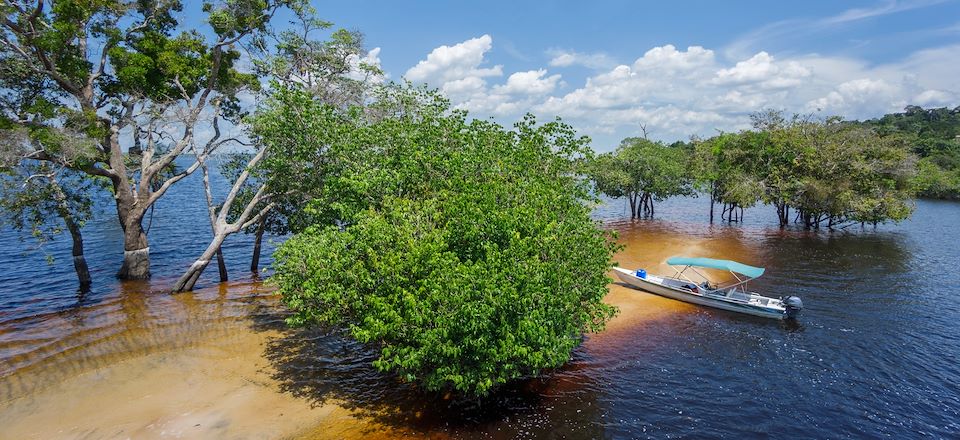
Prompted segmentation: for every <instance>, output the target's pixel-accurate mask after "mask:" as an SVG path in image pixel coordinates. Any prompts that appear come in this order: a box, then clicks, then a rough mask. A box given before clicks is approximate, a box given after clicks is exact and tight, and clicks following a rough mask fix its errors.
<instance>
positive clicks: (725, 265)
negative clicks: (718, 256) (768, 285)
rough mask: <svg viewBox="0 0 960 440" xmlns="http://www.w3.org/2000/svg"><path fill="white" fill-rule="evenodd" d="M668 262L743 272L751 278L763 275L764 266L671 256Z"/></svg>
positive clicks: (670, 263)
mask: <svg viewBox="0 0 960 440" xmlns="http://www.w3.org/2000/svg"><path fill="white" fill-rule="evenodd" d="M667 264H669V265H671V266H694V267H707V268H710V269H721V270H729V271H731V272H736V273H742V274H744V275H746V276H748V277H750V278H757V277H759V276H760V275H763V268H762V267H753V266H747V265H746V264H743V263H737V262H736V261H730V260H714V259H713V258H702V257H670V258H668V259H667Z"/></svg>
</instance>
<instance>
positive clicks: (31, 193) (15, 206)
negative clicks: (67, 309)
mask: <svg viewBox="0 0 960 440" xmlns="http://www.w3.org/2000/svg"><path fill="white" fill-rule="evenodd" d="M91 184H94V183H93V182H91V181H90V180H89V179H85V178H84V177H82V176H79V175H76V173H75V172H73V171H71V170H70V169H68V168H63V167H60V168H54V167H53V166H52V165H50V164H49V163H44V162H33V163H22V164H17V165H14V166H12V167H9V168H5V169H3V170H2V175H0V212H2V213H3V218H2V219H0V224H3V223H6V224H8V225H9V226H11V227H13V228H14V229H17V230H29V231H30V235H32V236H33V237H34V238H36V240H37V241H38V242H39V243H40V244H41V245H42V244H44V243H46V242H48V241H51V240H53V239H55V237H56V236H57V235H58V234H60V233H61V232H62V231H63V230H64V229H66V231H67V232H68V233H69V234H70V239H71V242H72V247H71V253H72V257H73V268H74V271H75V272H76V274H77V281H78V282H79V283H80V289H81V290H87V289H88V288H89V287H90V284H91V283H92V282H93V280H92V278H91V277H90V269H89V266H88V265H87V260H86V256H85V255H84V252H83V235H82V234H81V232H80V228H82V227H83V224H84V223H86V222H87V221H88V220H89V219H90V215H91V212H92V205H93V202H92V200H91V199H90V197H89V194H88V192H87V191H88V190H89V188H87V186H88V185H91Z"/></svg>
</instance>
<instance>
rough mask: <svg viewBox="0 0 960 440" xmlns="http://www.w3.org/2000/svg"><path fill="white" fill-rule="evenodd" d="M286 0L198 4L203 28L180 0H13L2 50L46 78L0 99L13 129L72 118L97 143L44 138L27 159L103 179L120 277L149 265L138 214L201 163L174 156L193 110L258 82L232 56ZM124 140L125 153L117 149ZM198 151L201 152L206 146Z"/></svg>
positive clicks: (201, 111) (189, 133)
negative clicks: (186, 17) (11, 99)
mask: <svg viewBox="0 0 960 440" xmlns="http://www.w3.org/2000/svg"><path fill="white" fill-rule="evenodd" d="M283 6H291V7H293V8H294V9H296V8H299V7H300V3H299V2H294V1H260V0H256V1H254V0H225V1H223V2H206V3H204V5H203V12H204V14H205V19H206V22H207V23H208V24H209V25H210V30H209V32H207V33H200V32H198V31H195V30H186V29H182V28H181V27H180V24H179V23H178V22H177V20H176V18H175V17H176V15H177V14H178V13H179V12H181V10H182V5H181V3H180V2H179V1H176V0H172V1H138V2H131V1H124V0H107V1H102V2H95V3H88V2H78V1H74V0H63V1H57V2H52V3H51V4H47V3H46V2H44V1H42V0H38V1H36V2H28V1H9V2H4V3H3V5H0V12H2V14H3V20H2V31H0V44H2V47H3V49H4V54H5V56H6V57H8V58H9V59H10V60H13V61H16V62H17V63H20V64H21V65H22V66H24V68H25V69H27V70H28V71H29V72H31V73H33V74H35V75H36V76H38V77H39V78H40V79H41V80H42V81H45V82H46V84H49V87H47V88H45V89H44V90H43V91H42V93H41V94H39V95H37V96H36V97H35V99H34V100H35V101H36V102H38V103H43V104H44V105H42V106H34V107H31V108H29V109H27V111H26V112H20V113H17V112H14V111H11V110H10V109H4V112H5V118H6V119H7V120H8V122H10V124H11V125H12V126H14V127H17V128H25V129H28V130H30V131H31V132H38V131H42V130H45V129H48V128H50V127H58V128H63V127H66V128H70V129H72V130H75V131H77V132H79V133H83V134H85V135H86V136H88V137H89V138H91V139H94V140H95V141H96V142H95V149H94V152H95V154H94V155H93V156H91V157H89V158H87V159H85V160H82V161H70V160H67V158H65V157H64V156H63V154H62V152H61V151H58V150H57V149H55V148H52V147H51V146H50V145H47V144H44V143H26V144H23V146H25V147H27V148H24V149H23V150H21V151H20V152H19V155H20V157H21V158H22V159H23V160H37V161H45V162H48V163H51V164H53V165H55V166H63V167H67V168H70V169H73V170H76V171H79V172H82V173H86V174H87V175H90V176H96V177H102V178H105V179H107V180H108V181H109V182H110V185H109V186H110V189H109V190H110V191H111V193H112V195H113V196H114V200H115V202H116V209H117V216H118V219H119V221H120V226H121V228H122V229H123V232H124V257H123V264H122V265H121V267H120V270H119V271H118V273H117V275H118V276H119V277H120V278H127V279H142V278H147V277H149V276H150V259H149V242H148V239H147V234H146V231H145V229H144V227H143V219H144V216H145V215H146V214H147V213H148V212H149V210H150V208H151V207H152V206H153V205H154V204H155V203H156V201H157V200H158V199H159V198H160V197H162V196H163V195H164V194H165V193H166V192H167V191H168V190H169V188H170V186H171V185H173V184H175V183H176V182H178V181H180V180H182V179H183V178H185V177H186V176H187V175H189V174H191V173H192V172H194V171H195V170H197V169H198V168H199V167H200V161H194V163H193V164H191V165H189V166H187V167H185V168H184V169H182V170H181V171H179V172H177V173H169V170H170V167H171V166H172V165H173V164H174V161H176V160H177V159H178V158H179V157H182V156H183V154H184V153H185V152H186V151H188V148H189V147H190V145H191V144H192V143H193V142H194V141H195V128H196V124H197V123H198V121H200V120H201V117H205V118H210V119H216V118H218V117H220V116H222V115H223V114H224V113H225V112H229V111H231V110H232V109H234V108H236V105H235V104H236V102H237V101H236V100H237V94H238V93H239V92H241V91H242V90H244V89H245V88H250V87H256V86H257V85H258V84H259V83H258V81H257V78H256V76H255V75H253V74H248V73H242V72H240V71H238V70H237V68H236V67H235V64H237V63H236V62H237V60H238V58H239V55H240V53H239V52H238V51H237V50H236V48H235V46H236V45H237V44H239V43H241V42H243V41H245V40H249V39H251V38H253V37H255V36H256V35H258V34H259V33H261V32H262V31H263V30H264V29H265V26H266V24H267V22H268V21H269V20H270V18H271V17H272V16H273V14H274V13H275V12H276V11H277V10H278V9H279V8H281V7H283ZM124 147H128V148H129V152H125V151H124V149H125V148H124ZM211 153H212V152H211V151H204V152H202V154H211Z"/></svg>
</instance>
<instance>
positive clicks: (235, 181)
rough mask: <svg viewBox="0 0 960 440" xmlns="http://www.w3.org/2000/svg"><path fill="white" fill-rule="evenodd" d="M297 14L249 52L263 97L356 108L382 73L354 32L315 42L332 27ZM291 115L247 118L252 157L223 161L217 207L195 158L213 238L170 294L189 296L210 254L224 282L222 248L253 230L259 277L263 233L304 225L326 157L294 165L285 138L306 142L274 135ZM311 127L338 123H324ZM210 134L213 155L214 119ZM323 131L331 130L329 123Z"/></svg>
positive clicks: (308, 12) (297, 114) (294, 115)
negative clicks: (222, 191)
mask: <svg viewBox="0 0 960 440" xmlns="http://www.w3.org/2000/svg"><path fill="white" fill-rule="evenodd" d="M295 12H296V15H297V18H298V22H299V24H300V27H299V29H297V30H287V31H283V32H280V33H279V34H273V33H270V32H267V33H264V34H263V35H262V38H260V39H257V40H255V41H254V44H253V47H252V48H251V49H252V59H253V60H254V66H255V67H256V71H257V72H258V73H259V74H260V75H261V76H263V77H268V78H271V83H270V87H269V88H268V89H267V91H266V96H267V99H268V100H269V101H271V102H272V103H273V105H276V102H279V101H282V100H283V99H285V97H288V96H293V95H292V93H297V94H300V95H301V96H304V97H306V98H307V99H306V101H309V102H304V103H303V105H304V106H314V105H321V106H324V107H326V108H328V109H329V110H331V111H332V112H334V113H337V112H348V111H351V109H353V108H354V107H357V108H361V107H362V105H363V104H364V103H365V99H366V97H367V96H368V94H369V91H370V87H371V84H372V83H373V80H375V79H377V78H379V75H380V70H379V68H377V67H376V66H372V65H368V64H366V63H365V62H363V61H362V59H361V56H362V55H363V40H362V36H361V35H360V34H359V33H357V32H347V31H344V30H338V31H335V32H333V33H332V35H331V36H330V38H329V40H320V39H318V38H317V37H318V35H317V34H318V33H319V32H322V31H325V30H327V29H329V28H330V27H331V26H332V24H331V23H329V22H324V21H321V20H318V19H316V18H315V17H314V16H313V14H314V12H315V11H314V10H313V9H312V8H310V7H302V8H299V9H297V10H296V11H295ZM268 40H269V41H268ZM269 105H271V104H268V106H269ZM292 110H293V111H292V112H291V113H290V114H285V115H283V116H282V117H283V118H284V119H285V120H284V121H278V120H277V119H276V118H277V116H278V115H276V114H274V113H271V112H270V111H267V112H266V113H265V114H259V113H258V114H254V115H253V117H251V118H246V120H245V122H247V121H248V122H250V123H251V125H252V127H251V129H250V130H249V132H248V135H249V136H248V137H249V139H250V140H251V144H250V145H249V146H252V147H253V148H254V149H255V151H254V152H252V153H251V152H242V153H239V154H234V155H232V156H231V157H230V159H229V160H228V161H227V162H226V164H225V167H224V168H223V171H225V173H224V175H225V177H227V178H228V180H229V181H230V182H231V184H232V186H231V188H230V191H229V192H228V194H227V195H226V196H225V197H224V199H223V201H222V202H220V203H217V202H215V197H214V195H213V193H212V189H211V187H210V180H209V176H208V174H209V170H208V167H207V164H206V161H205V159H204V157H205V155H203V154H202V152H201V153H198V162H200V163H201V170H202V172H203V176H204V179H203V184H204V189H205V195H206V201H207V210H208V213H209V216H210V225H211V229H212V230H213V238H212V240H211V242H210V244H209V245H208V246H207V249H206V250H204V252H203V253H202V254H201V255H200V258H198V259H197V260H196V261H195V262H194V263H193V264H192V265H191V266H190V268H188V269H187V271H186V272H185V273H184V274H183V275H182V276H181V277H180V279H179V280H178V281H177V282H176V284H174V286H173V289H172V290H173V291H174V292H182V291H185V290H192V289H193V287H194V285H195V284H196V282H197V280H198V279H199V277H200V275H201V274H202V273H203V271H204V270H205V269H206V267H207V265H208V264H209V263H210V259H211V258H212V257H213V255H215V254H216V255H217V257H218V260H219V262H220V264H219V266H220V279H221V281H226V278H227V274H226V268H225V267H224V264H223V257H222V252H221V250H220V247H221V245H222V243H223V241H224V240H225V239H226V238H227V237H228V236H230V235H231V234H234V233H236V232H239V231H253V233H255V234H256V237H255V241H254V249H253V257H252V258H251V270H253V271H256V267H257V266H258V264H259V259H260V249H261V241H262V239H263V234H264V232H265V231H266V230H267V228H268V227H269V228H270V229H271V231H272V232H274V233H279V234H289V233H293V232H298V231H300V230H302V228H303V227H305V225H307V224H309V213H308V212H307V211H306V210H305V209H304V208H305V204H306V202H307V201H308V200H310V199H311V197H310V194H311V192H312V191H317V190H320V189H322V188H323V187H322V185H318V184H316V180H315V179H316V178H317V177H318V176H319V177H322V176H323V175H324V174H325V168H326V167H325V164H324V162H325V161H328V160H329V158H328V157H319V158H317V157H311V158H308V159H306V160H305V161H299V162H298V161H297V160H295V159H294V158H295V157H297V156H295V155H292V151H291V150H294V151H295V150H296V149H297V146H295V145H292V144H291V142H290V140H291V139H295V140H296V141H295V142H307V144H308V145H309V144H310V141H308V140H304V139H302V138H301V137H300V136H299V135H298V134H294V133H293V132H286V133H278V132H277V130H278V129H279V130H285V129H288V128H289V127H290V126H289V125H288V124H287V122H288V121H294V123H297V122H300V121H302V117H303V116H302V115H303V112H302V111H301V109H300V108H292ZM315 122H320V123H323V122H333V123H335V121H333V120H328V119H321V120H319V121H315ZM311 123H314V122H311ZM318 126H319V125H318ZM214 128H215V130H214V131H215V134H214V136H213V138H212V139H211V140H210V141H208V142H207V145H208V147H207V148H204V151H207V150H213V149H215V148H211V147H209V145H211V143H214V142H216V143H220V142H224V141H223V140H219V138H220V136H221V132H220V129H219V126H218V125H216V121H214ZM326 129H327V130H330V131H335V130H336V129H335V127H333V126H332V124H331V125H330V126H328V127H327V128H326ZM272 158H277V159H276V160H274V159H272ZM301 159H303V158H301ZM265 162H266V163H269V164H273V165H275V164H278V163H283V166H282V167H281V168H272V169H271V168H269V167H265V166H263V164H264V163H265Z"/></svg>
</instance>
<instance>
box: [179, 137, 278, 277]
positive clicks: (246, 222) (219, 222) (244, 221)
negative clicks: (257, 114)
mask: <svg viewBox="0 0 960 440" xmlns="http://www.w3.org/2000/svg"><path fill="white" fill-rule="evenodd" d="M265 153H266V148H261V149H260V151H258V152H257V154H256V156H254V157H253V158H252V159H251V160H250V162H249V163H248V164H247V169H245V170H244V171H243V172H242V173H240V176H239V177H238V178H237V181H236V182H234V184H233V187H232V188H231V189H230V193H229V194H227V197H226V198H225V199H224V201H223V205H221V206H220V207H219V209H218V207H217V206H216V205H214V203H213V193H212V191H211V189H210V173H209V170H208V169H207V166H206V163H204V162H202V160H201V165H200V167H201V169H202V170H203V185H204V191H205V193H206V198H207V211H208V212H209V214H210V226H211V228H212V229H213V240H212V241H211V242H210V244H209V245H207V249H206V250H204V251H203V254H201V255H200V258H198V259H197V260H196V261H194V262H193V264H192V265H190V268H189V269H187V271H186V272H184V274H183V275H181V276H180V279H178V280H177V282H176V283H175V284H174V285H173V288H172V289H171V293H178V292H186V291H189V290H193V288H194V286H195V285H196V284H197V280H199V279H200V275H201V274H203V271H204V270H205V269H206V268H207V266H208V265H209V264H210V259H211V258H212V257H213V256H214V254H216V253H217V251H218V250H219V249H220V247H221V246H222V245H223V241H224V240H225V239H226V238H227V236H229V235H230V234H233V233H235V232H237V231H240V230H241V229H244V228H246V227H248V226H250V225H252V224H254V223H257V222H259V221H260V219H262V218H263V216H265V215H266V213H267V212H269V211H270V209H272V208H273V204H272V203H268V204H267V205H266V206H265V207H263V208H261V209H260V211H259V212H256V213H254V209H255V208H256V207H257V205H259V204H260V203H261V202H264V201H265V200H266V199H267V197H268V196H267V185H266V184H265V183H264V184H262V185H260V188H259V189H258V190H257V193H256V194H255V195H254V196H253V198H251V199H250V201H249V202H248V203H247V206H245V207H244V209H243V212H242V213H241V214H240V216H239V217H238V218H237V219H236V220H235V221H234V222H233V223H228V222H227V215H228V214H229V212H230V206H231V205H233V202H234V201H235V200H236V198H237V195H238V194H239V193H240V190H241V189H242V188H243V185H244V182H246V180H247V178H248V177H249V176H250V173H249V170H250V169H251V168H253V167H254V166H255V165H256V164H257V163H258V162H260V159H262V158H263V156H264V154H265Z"/></svg>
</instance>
